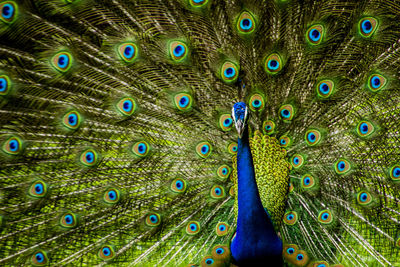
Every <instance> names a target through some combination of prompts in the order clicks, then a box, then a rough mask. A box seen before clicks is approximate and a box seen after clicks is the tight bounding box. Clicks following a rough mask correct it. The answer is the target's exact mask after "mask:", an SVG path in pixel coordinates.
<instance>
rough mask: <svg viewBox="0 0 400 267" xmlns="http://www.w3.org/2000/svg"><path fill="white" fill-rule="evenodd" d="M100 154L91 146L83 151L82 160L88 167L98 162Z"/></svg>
mask: <svg viewBox="0 0 400 267" xmlns="http://www.w3.org/2000/svg"><path fill="white" fill-rule="evenodd" d="M98 159H99V155H98V154H97V152H96V151H95V150H94V149H92V148H89V149H87V150H85V151H83V152H82V153H81V156H80V162H81V163H82V164H83V165H84V166H86V167H93V166H95V165H96V164H97V163H98Z"/></svg>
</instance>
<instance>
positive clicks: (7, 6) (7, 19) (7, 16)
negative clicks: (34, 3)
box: [0, 1, 18, 24]
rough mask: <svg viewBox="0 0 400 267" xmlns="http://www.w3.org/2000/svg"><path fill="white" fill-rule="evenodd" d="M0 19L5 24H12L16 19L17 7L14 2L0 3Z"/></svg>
mask: <svg viewBox="0 0 400 267" xmlns="http://www.w3.org/2000/svg"><path fill="white" fill-rule="evenodd" d="M0 10H1V13H0V19H1V21H3V22H4V23H6V24H10V23H13V22H14V21H15V19H16V18H17V14H18V5H17V4H16V3H15V2H14V1H5V2H3V3H0Z"/></svg>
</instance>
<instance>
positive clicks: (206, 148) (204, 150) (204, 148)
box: [201, 145, 210, 154]
mask: <svg viewBox="0 0 400 267" xmlns="http://www.w3.org/2000/svg"><path fill="white" fill-rule="evenodd" d="M208 150H210V148H209V147H208V146H207V145H204V146H202V147H201V153H202V154H207V152H208Z"/></svg>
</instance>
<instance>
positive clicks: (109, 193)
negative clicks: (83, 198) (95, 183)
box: [103, 188, 121, 204]
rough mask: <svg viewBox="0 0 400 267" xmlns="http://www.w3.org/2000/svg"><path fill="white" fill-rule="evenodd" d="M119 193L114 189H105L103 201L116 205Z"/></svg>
mask: <svg viewBox="0 0 400 267" xmlns="http://www.w3.org/2000/svg"><path fill="white" fill-rule="evenodd" d="M120 194H121V193H120V191H119V190H118V189H115V188H110V189H107V190H106V191H105V192H104V194H103V200H104V202H105V203H107V204H115V203H118V202H119V200H120V197H121V195H120Z"/></svg>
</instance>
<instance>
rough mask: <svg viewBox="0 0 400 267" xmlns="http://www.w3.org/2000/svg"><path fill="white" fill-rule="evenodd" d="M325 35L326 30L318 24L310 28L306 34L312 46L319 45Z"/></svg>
mask: <svg viewBox="0 0 400 267" xmlns="http://www.w3.org/2000/svg"><path fill="white" fill-rule="evenodd" d="M324 35H325V29H324V27H323V26H322V25H320V24H317V25H314V26H311V27H310V28H308V30H307V33H306V40H307V41H308V43H309V44H311V45H319V44H320V43H321V42H322V40H323V38H324Z"/></svg>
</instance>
